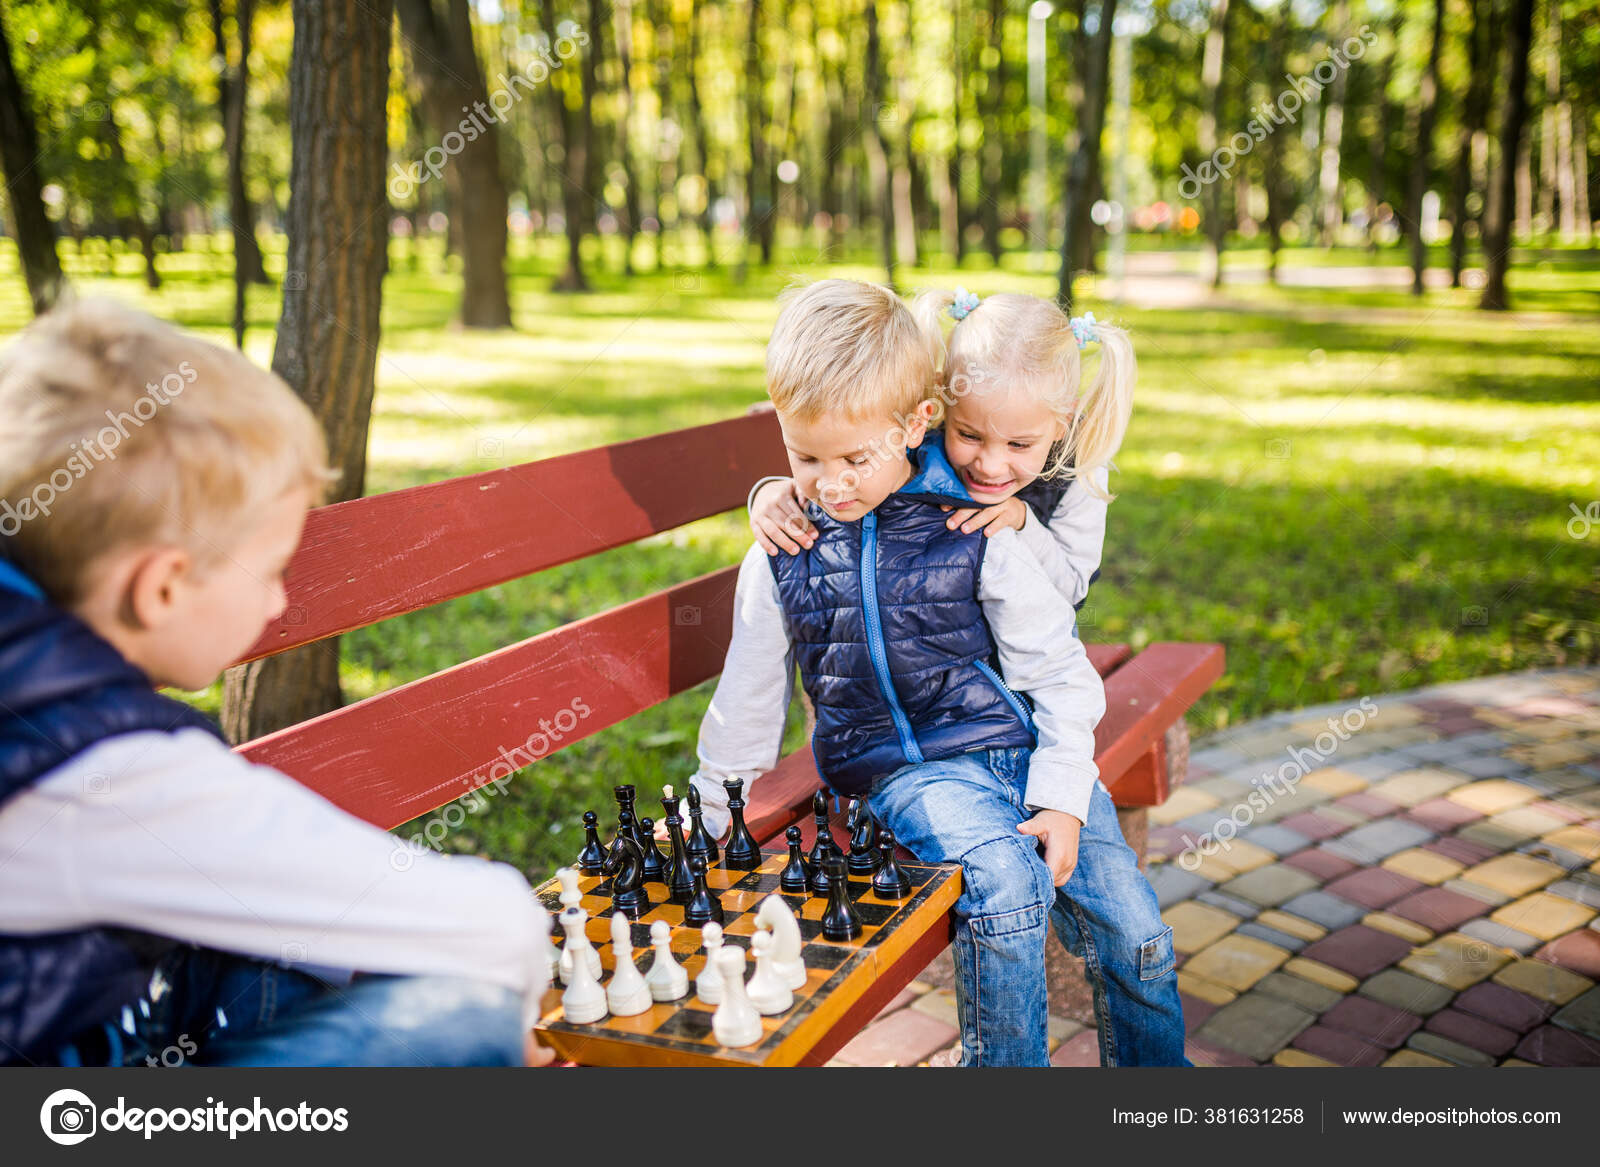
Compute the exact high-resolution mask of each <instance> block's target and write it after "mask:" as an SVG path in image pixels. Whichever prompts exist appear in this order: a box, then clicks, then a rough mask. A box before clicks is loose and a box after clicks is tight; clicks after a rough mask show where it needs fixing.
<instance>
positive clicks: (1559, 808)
mask: <svg viewBox="0 0 1600 1167" xmlns="http://www.w3.org/2000/svg"><path fill="white" fill-rule="evenodd" d="M1528 809H1529V810H1539V811H1543V812H1544V813H1545V814H1550V815H1555V817H1556V818H1558V819H1560V820H1561V821H1562V822H1564V823H1570V824H1577V823H1581V822H1583V820H1584V814H1583V812H1582V811H1581V810H1575V809H1574V808H1572V807H1570V806H1567V805H1566V804H1565V803H1560V802H1551V801H1550V800H1549V799H1548V798H1541V799H1540V800H1539V801H1538V802H1530V803H1529V804H1528Z"/></svg>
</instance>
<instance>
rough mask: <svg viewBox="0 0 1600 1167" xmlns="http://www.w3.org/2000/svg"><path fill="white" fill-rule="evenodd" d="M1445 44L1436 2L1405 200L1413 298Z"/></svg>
mask: <svg viewBox="0 0 1600 1167" xmlns="http://www.w3.org/2000/svg"><path fill="white" fill-rule="evenodd" d="M1443 43H1444V0H1433V37H1432V39H1431V43H1430V45H1429V48H1428V70H1427V72H1426V73H1424V74H1423V75H1422V90H1421V92H1420V93H1419V94H1418V96H1417V106H1416V112H1415V116H1414V121H1415V123H1416V135H1415V138H1414V139H1413V141H1414V142H1415V147H1414V152H1413V153H1412V156H1411V186H1410V188H1409V193H1408V194H1407V197H1406V219H1407V221H1408V223H1409V225H1410V231H1411V294H1412V295H1413V296H1420V295H1422V275H1423V272H1424V271H1425V270H1426V269H1427V266H1428V244H1427V241H1426V240H1425V239H1423V237H1422V196H1423V194H1424V192H1425V191H1426V190H1427V188H1428V172H1429V171H1430V170H1431V169H1432V168H1433V119H1434V115H1435V113H1436V112H1437V110H1438V98H1439V50H1440V48H1441V47H1442V45H1443Z"/></svg>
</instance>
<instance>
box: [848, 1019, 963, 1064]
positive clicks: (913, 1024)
mask: <svg viewBox="0 0 1600 1167" xmlns="http://www.w3.org/2000/svg"><path fill="white" fill-rule="evenodd" d="M960 1036H961V1031H960V1030H958V1029H956V1028H955V1027H954V1026H953V1025H947V1024H946V1023H944V1022H942V1021H939V1020H938V1019H936V1018H933V1017H929V1016H928V1015H927V1014H926V1013H922V1012H920V1011H918V1010H916V1009H901V1010H900V1011H899V1012H898V1013H891V1014H890V1015H889V1016H887V1017H885V1018H884V1019H883V1020H882V1021H874V1022H873V1023H872V1024H871V1025H869V1026H867V1027H866V1028H865V1029H863V1030H862V1031H861V1032H860V1033H858V1034H856V1036H855V1037H853V1038H852V1039H851V1040H850V1043H849V1044H848V1045H846V1046H845V1047H844V1048H843V1049H842V1050H840V1051H839V1054H838V1060H839V1061H841V1062H845V1063H847V1064H849V1065H852V1066H889V1065H893V1066H914V1065H916V1064H917V1063H918V1062H920V1061H922V1060H923V1059H925V1058H927V1057H928V1056H929V1055H930V1054H932V1053H935V1052H937V1051H938V1050H941V1049H943V1048H944V1047H945V1046H947V1045H949V1044H950V1043H951V1042H953V1041H955V1040H956V1038H958V1037H960Z"/></svg>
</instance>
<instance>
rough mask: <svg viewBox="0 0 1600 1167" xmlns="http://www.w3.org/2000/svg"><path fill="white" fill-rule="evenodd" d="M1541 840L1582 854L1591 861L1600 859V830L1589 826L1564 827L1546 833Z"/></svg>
mask: <svg viewBox="0 0 1600 1167" xmlns="http://www.w3.org/2000/svg"><path fill="white" fill-rule="evenodd" d="M1540 841H1541V842H1545V843H1549V844H1551V845H1552V846H1556V847H1560V848H1562V849H1563V850H1565V851H1571V852H1572V853H1573V854H1575V855H1582V856H1583V857H1584V858H1585V859H1587V860H1588V861H1590V862H1591V863H1592V862H1594V861H1595V860H1596V859H1600V831H1596V830H1593V829H1591V828H1589V827H1563V828H1561V829H1560V830H1557V831H1552V832H1551V833H1550V834H1548V835H1545V836H1544V837H1543V838H1542V839H1541V840H1540Z"/></svg>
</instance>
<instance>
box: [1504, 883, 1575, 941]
mask: <svg viewBox="0 0 1600 1167" xmlns="http://www.w3.org/2000/svg"><path fill="white" fill-rule="evenodd" d="M1594 917H1595V912H1594V909H1593V908H1586V907H1584V906H1583V905H1582V904H1575V903H1573V902H1572V901H1571V900H1568V899H1563V898H1562V897H1560V896H1553V895H1551V894H1550V893H1549V892H1544V891H1541V892H1535V893H1534V894H1533V895H1531V896H1527V897H1525V898H1523V899H1520V900H1517V901H1516V902H1515V903H1510V904H1507V905H1506V906H1505V907H1503V908H1497V909H1496V910H1495V911H1493V912H1492V913H1490V915H1489V919H1491V920H1493V921H1494V922H1495V923H1497V924H1504V925H1505V926H1506V927H1507V928H1515V929H1516V930H1517V931H1518V932H1526V933H1527V934H1528V935H1529V936H1537V937H1538V938H1539V939H1540V940H1554V939H1555V938H1556V937H1557V936H1561V935H1564V934H1565V933H1567V932H1571V931H1572V930H1573V929H1574V928H1581V927H1583V926H1584V925H1585V924H1587V923H1588V922H1589V921H1590V920H1592V919H1594Z"/></svg>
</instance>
